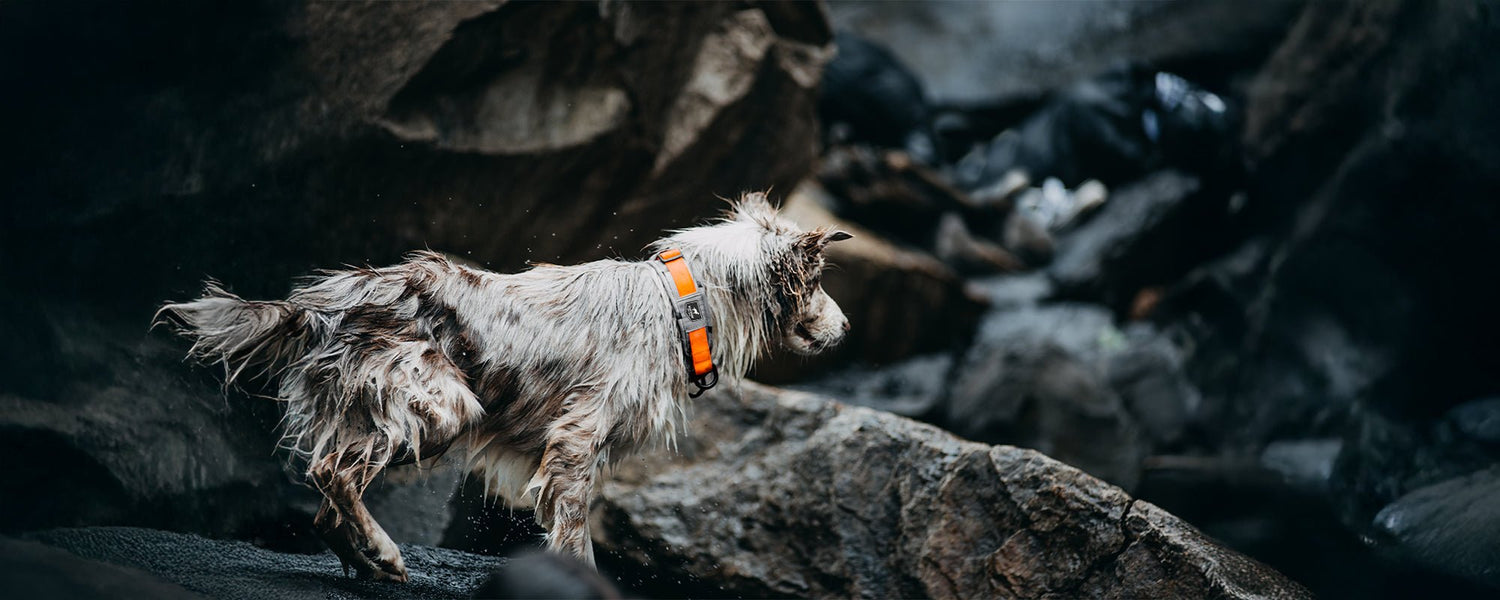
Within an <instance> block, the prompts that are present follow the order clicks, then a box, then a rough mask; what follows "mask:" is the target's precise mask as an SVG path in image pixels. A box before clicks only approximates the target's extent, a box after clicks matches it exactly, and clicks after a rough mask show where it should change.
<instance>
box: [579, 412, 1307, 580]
mask: <svg viewBox="0 0 1500 600" xmlns="http://www.w3.org/2000/svg"><path fill="white" fill-rule="evenodd" d="M726 387H727V386H726ZM690 432H691V433H690V437H688V438H687V439H684V440H682V445H681V451H680V454H671V453H662V454H658V455H655V456H648V457H645V458H644V459H643V460H640V461H636V460H632V461H627V462H626V463H624V464H623V465H622V466H621V467H620V469H618V471H617V472H616V473H615V474H614V475H613V476H611V477H609V478H608V480H607V481H606V483H605V484H604V489H603V493H602V498H601V499H600V500H599V501H598V502H597V503H596V504H595V514H596V516H597V521H596V528H595V532H594V537H595V544H596V548H598V550H599V552H600V558H601V560H603V561H605V562H607V563H611V564H613V565H614V566H615V572H618V573H637V574H640V575H639V577H640V580H639V581H637V582H634V584H635V585H637V586H638V587H639V588H640V589H642V590H644V591H646V592H648V593H655V594H658V595H675V594H682V593H689V594H695V595H713V596H732V595H738V596H747V597H764V596H773V597H787V596H801V597H864V598H889V597H938V598H973V597H1038V596H1044V595H1058V596H1070V597H1221V598H1302V597H1308V594H1307V592H1306V591H1305V590H1303V589H1302V588H1301V587H1300V586H1298V585H1297V584H1295V583H1292V582H1291V581H1289V580H1287V579H1285V578H1284V577H1282V576H1280V575H1278V574H1277V573H1275V572H1273V571H1271V570H1270V569H1267V568H1266V567H1264V566H1261V565H1260V564H1259V563H1256V562H1255V561H1253V560H1250V559H1247V558H1245V557H1243V556H1241V555H1239V554H1236V553H1234V552H1232V551H1229V550H1226V549H1224V548H1223V547H1221V546H1219V545H1218V544H1217V543H1215V542H1213V541H1212V540H1210V539H1208V538H1206V537H1204V536H1203V535H1202V534H1200V533H1199V532H1198V531H1197V530H1195V529H1193V528H1192V527H1191V526H1189V525H1187V524H1186V523H1183V522H1182V521H1180V520H1178V519H1177V518H1175V517H1173V516H1171V515H1169V514H1167V513H1165V512H1163V511H1162V510H1161V509H1159V508H1157V507H1155V506H1153V505H1151V504H1149V503H1146V502H1142V501H1138V500H1135V499H1132V498H1131V497H1130V496H1128V495H1126V494H1125V493H1124V492H1122V491H1120V490H1119V489H1118V488H1116V487H1114V486H1111V485H1109V484H1106V483H1104V482H1102V481H1100V480H1098V479H1095V478H1093V477H1090V476H1088V475H1085V474H1084V473H1082V472H1080V471H1078V470H1077V469H1074V468H1071V467H1068V466H1066V465H1063V464H1061V463H1058V462H1057V461H1054V460H1052V459H1049V458H1047V457H1046V456H1043V455H1041V454H1039V453H1036V452H1033V451H1029V450H1022V449H1018V448H1013V447H1007V446H987V445H984V444H978V443H973V442H965V441H962V440H959V439H958V438H955V437H953V436H952V435H949V434H947V433H945V432H943V431H941V430H939V429H937V428H935V427H932V426H928V425H923V424H919V423H916V422H913V421H909V420H906V419H903V418H900V417H897V416H894V415H890V414H887V413H883V412H879V411H874V410H870V409H866V408H859V407H850V406H845V405H842V404H839V403H837V402H833V401H830V400H828V399H825V398H822V397H818V396H814V395H810V394H805V393H800V392H786V391H779V390H776V389H772V388H767V387H762V386H760V385H756V384H753V383H744V384H742V385H741V386H740V387H739V389H738V390H735V389H720V390H716V391H715V392H712V393H710V394H709V395H707V396H705V397H704V398H703V399H701V400H700V401H699V404H698V407H697V409H696V416H695V417H694V419H693V422H692V426H691V429H690ZM627 583H629V582H628V581H627Z"/></svg>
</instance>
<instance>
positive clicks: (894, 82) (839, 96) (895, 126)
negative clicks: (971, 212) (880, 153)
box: [818, 32, 938, 164]
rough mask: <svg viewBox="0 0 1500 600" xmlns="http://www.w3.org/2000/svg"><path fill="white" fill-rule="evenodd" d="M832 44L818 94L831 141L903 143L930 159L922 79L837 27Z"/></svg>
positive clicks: (930, 141) (928, 117)
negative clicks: (833, 52)
mask: <svg viewBox="0 0 1500 600" xmlns="http://www.w3.org/2000/svg"><path fill="white" fill-rule="evenodd" d="M834 46H835V48H836V49H837V53H836V54H835V55H834V58H833V60H832V61H830V62H829V63H828V66H827V68H826V69H824V71H823V85H822V87H821V88H820V89H819V94H818V117H819V119H821V120H822V123H823V127H824V128H825V131H824V133H825V134H826V135H828V137H830V138H832V140H831V141H834V142H858V143H869V144H875V145H877V146H881V147H884V148H898V149H904V150H906V151H907V152H908V153H910V154H911V155H912V156H914V157H916V158H917V159H918V160H920V161H922V162H925V163H927V164H932V163H933V162H934V161H935V160H936V158H937V156H936V154H937V152H938V149H937V148H936V147H935V143H936V140H935V138H934V136H933V132H932V114H931V113H932V108H931V107H930V106H929V105H928V104H927V95H926V93H925V92H923V91H922V82H921V81H919V80H918V79H917V77H916V75H915V74H913V73H912V72H911V70H910V69H907V68H906V66H905V65H902V64H901V61H899V60H897V59H896V58H895V57H894V56H892V55H891V52H890V49H888V48H885V47H884V46H881V45H880V44H877V43H875V42H871V41H870V40H867V39H864V38H861V37H859V36H857V35H854V34H851V33H847V32H840V33H838V34H837V35H835V36H834Z"/></svg>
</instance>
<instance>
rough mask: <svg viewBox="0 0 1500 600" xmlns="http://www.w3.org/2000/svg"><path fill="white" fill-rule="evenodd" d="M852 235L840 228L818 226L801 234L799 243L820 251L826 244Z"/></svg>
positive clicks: (811, 249)
mask: <svg viewBox="0 0 1500 600" xmlns="http://www.w3.org/2000/svg"><path fill="white" fill-rule="evenodd" d="M852 237H854V234H852V233H849V232H847V231H844V230H842V229H829V228H827V227H819V228H817V229H814V230H812V231H809V232H807V233H804V234H802V239H801V241H800V242H799V244H800V245H801V246H802V247H803V248H804V249H806V250H808V251H814V252H821V251H823V249H824V248H827V247H828V244H831V243H833V242H841V241H844V240H847V239H849V238H852Z"/></svg>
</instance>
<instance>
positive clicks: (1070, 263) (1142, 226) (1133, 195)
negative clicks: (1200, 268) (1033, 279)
mask: <svg viewBox="0 0 1500 600" xmlns="http://www.w3.org/2000/svg"><path fill="white" fill-rule="evenodd" d="M1226 206H1227V204H1225V203H1223V202H1221V201H1220V200H1218V199H1216V198H1215V197H1214V195H1213V194H1212V193H1211V192H1210V191H1209V190H1208V189H1207V188H1205V187H1204V186H1203V184H1202V183H1201V182H1200V180H1199V179H1198V178H1196V177H1193V176H1191V175H1186V174H1183V173H1179V172H1175V171H1161V172H1157V173H1154V174H1152V175H1148V176H1147V177H1146V178H1144V179H1142V180H1140V181H1138V182H1136V183H1132V184H1128V185H1124V186H1121V187H1119V188H1117V189H1115V190H1114V191H1113V192H1112V194H1111V195H1110V199H1109V202H1108V203H1106V204H1105V205H1104V207H1103V208H1102V209H1100V210H1099V211H1098V214H1096V215H1095V216H1094V218H1092V219H1090V220H1089V221H1088V222H1087V223H1084V224H1083V225H1081V226H1079V227H1077V228H1076V229H1073V230H1072V231H1069V232H1067V233H1065V234H1062V235H1060V236H1059V237H1058V242H1057V254H1056V256H1055V257H1054V258H1053V261H1052V264H1051V265H1050V266H1049V267H1048V269H1047V273H1048V274H1049V275H1051V277H1052V280H1053V282H1054V283H1055V284H1056V286H1057V293H1058V295H1059V296H1062V297H1066V298H1072V299H1081V300H1091V301H1097V302H1103V303H1104V304H1107V305H1109V306H1110V307H1112V308H1114V309H1115V310H1116V311H1117V312H1118V313H1121V314H1123V313H1124V312H1125V311H1126V310H1127V309H1128V308H1129V306H1130V303H1131V301H1132V300H1134V299H1135V295H1136V293H1137V292H1138V291H1140V290H1141V289H1142V288H1144V287H1147V286H1151V285H1161V284H1164V283H1169V282H1172V281H1176V280H1177V279H1179V278H1180V277H1182V276H1183V275H1184V274H1186V273H1187V272H1188V271H1189V270H1190V269H1191V268H1192V267H1193V266H1195V265H1196V264H1198V262H1199V261H1202V260H1204V259H1206V258H1209V257H1211V256H1213V254H1212V253H1211V252H1209V251H1208V250H1206V248H1205V247H1206V246H1209V245H1210V242H1208V241H1207V240H1208V238H1210V237H1213V236H1224V235H1226V234H1227V232H1226V231H1224V230H1215V227H1214V223H1215V222H1216V221H1217V220H1218V219H1217V217H1216V215H1219V216H1222V214H1223V213H1224V212H1225V211H1226V208H1225V207H1226Z"/></svg>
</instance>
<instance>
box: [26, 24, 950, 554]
mask: <svg viewBox="0 0 1500 600" xmlns="http://www.w3.org/2000/svg"><path fill="white" fill-rule="evenodd" d="M80 11H85V12H87V14H88V15H89V18H87V19H80V17H79V15H81V14H85V13H84V12H80ZM831 37H832V36H831V32H830V31H829V28H828V25H827V21H826V18H825V16H824V15H823V13H822V11H821V9H819V8H818V7H817V6H811V7H807V6H797V5H792V4H786V5H783V4H780V3H775V2H771V3H759V4H756V5H754V6H742V5H729V4H704V5H689V4H678V5H666V4H660V5H656V4H631V3H609V2H605V3H589V4H557V5H546V4H527V3H502V2H496V1H487V2H473V3H461V4H457V3H455V4H445V3H392V4H379V5H374V6H357V5H353V4H336V3H335V4H330V3H319V2H299V1H293V2H252V3H248V4H243V5H239V6H237V7H235V8H234V9H232V10H230V11H229V12H222V11H218V10H207V9H205V8H203V7H187V6H175V5H173V6H169V5H159V6H153V7H149V8H141V9H138V10H126V9H124V8H122V7H119V6H116V5H112V4H110V3H107V2H88V3H86V4H85V5H73V6H69V7H64V6H61V5H41V4H37V5H29V6H13V5H11V4H9V3H7V4H5V5H4V6H0V50H3V51H0V84H3V85H4V86H5V87H6V89H25V90H28V91H27V93H25V94H8V95H3V96H0V110H4V111H5V113H6V114H10V115H25V118H24V119H20V120H18V121H17V122H16V123H15V124H14V126H13V127H8V128H7V132H8V134H9V135H11V136H12V139H13V140H14V142H15V143H16V144H17V145H18V146H24V147H27V148H29V149H30V150H29V151H28V152H25V153H23V155H20V156H18V157H17V159H16V160H12V161H4V162H3V163H0V181H3V182H4V187H5V189H6V190H8V191H7V192H6V193H5V194H4V195H3V196H4V197H3V199H0V203H3V204H4V207H5V213H6V215H7V218H6V219H4V220H3V221H0V256H5V257H26V258H25V259H24V260H3V261H0V277H3V278H4V279H5V280H6V281H25V282H28V283H27V284H26V285H24V286H21V287H16V286H5V287H4V289H0V334H4V335H0V406H3V410H4V414H3V415H0V431H3V432H4V434H3V437H0V439H3V440H4V442H0V445H3V446H4V447H5V448H6V449H9V450H12V451H17V452H20V453H21V455H23V456H33V457H37V458H36V459H34V460H26V461H21V462H20V463H18V464H17V465H16V466H15V468H14V469H13V471H12V473H11V475H10V476H8V477H7V478H6V479H7V480H6V482H5V483H3V484H0V485H3V486H5V487H4V489H3V491H0V504H3V510H0V513H3V514H0V531H7V532H13V531H19V530H25V529H36V528H45V527H55V526H64V525H81V524H90V523H105V522H107V523H111V524H130V525H141V526H150V527H158V528H169V529H174V530H180V531H196V532H202V533H205V534H210V535H215V536H238V537H243V538H248V539H255V540H257V541H258V542H259V543H265V544H268V545H271V546H276V547H286V548H292V547H295V548H297V549H300V550H310V549H315V548H318V547H319V545H318V543H317V542H316V541H307V540H305V538H306V537H307V536H306V534H307V533H308V530H307V527H306V524H307V521H308V519H310V516H311V515H310V514H308V513H309V509H308V508H307V507H308V505H309V504H310V501H315V498H316V495H315V493H314V492H312V491H311V490H308V489H306V488H303V487H300V486H299V485H297V484H296V483H294V482H295V480H296V478H295V477H292V476H288V475H287V474H285V473H284V472H283V470H282V468H281V466H280V463H281V458H280V457H278V456H276V455H274V454H273V453H272V448H273V446H274V444H275V441H276V435H275V433H274V427H275V424H276V422H277V420H278V419H279V415H278V414H277V407H276V406H275V405H274V403H271V402H266V401H263V400H260V399H257V398H245V397H244V396H245V395H247V394H250V395H254V394H261V393H265V392H266V391H267V390H264V389H259V388H257V387H256V386H255V385H250V386H248V387H247V389H246V390H244V391H245V392H246V393H247V394H242V393H240V392H238V391H231V392H230V393H229V394H228V396H229V398H228V399H227V400H226V399H225V398H224V396H225V393H224V390H222V389H221V386H220V384H219V383H218V380H217V378H216V377H215V376H214V374H213V373H212V372H211V371H210V370H207V369H194V368H191V367H189V366H188V365H186V364H184V363H183V361H182V356H183V353H184V351H185V347H184V346H182V345H181V344H180V342H179V341H177V340H173V341H171V342H167V341H166V338H167V336H166V334H164V333H157V334H151V336H150V337H148V334H147V332H146V327H147V323H148V322H149V320H150V315H151V314H152V312H153V311H154V310H155V308H156V307H157V306H159V304H160V303H161V302H163V301H165V300H168V299H181V298H185V297H188V296H189V295H191V294H192V293H193V292H194V291H196V290H197V289H198V288H199V286H200V284H201V281H202V280H203V279H204V278H207V277H214V278H217V279H219V280H221V281H224V282H226V284H227V285H228V286H230V287H231V288H232V289H233V290H234V291H235V292H237V293H240V294H243V295H245V296H247V297H252V298H255V297H260V298H264V297H273V296H274V297H280V296H283V295H284V294H285V292H286V290H287V288H288V287H289V286H290V285H291V283H292V280H293V278H294V277H296V276H300V275H305V274H307V273H308V272H309V271H311V270H313V269H316V268H336V267H338V266H340V265H344V264H383V263H389V262H394V261H395V260H396V259H397V258H398V257H399V256H400V255H401V254H403V253H405V252H408V251H411V250H416V249H422V248H431V249H434V250H438V251H443V252H448V253H451V254H453V255H456V256H460V257H464V258H467V259H470V260H473V261H475V262H478V263H480V264H482V265H485V266H489V267H492V268H495V269H499V270H513V269H517V268H520V267H521V266H522V265H523V264H524V263H525V262H526V261H529V260H546V261H552V262H574V261H581V260H587V259H597V258H604V257H606V256H614V255H620V254H631V255H634V254H636V253H638V252H639V249H640V248H641V247H642V246H643V245H644V243H645V242H647V241H648V240H651V239H655V238H656V237H657V236H658V235H659V234H660V233H661V232H662V231H663V230H664V229H668V228H671V227H674V226H681V225H687V224H690V223H691V222H693V221H695V220H697V219H701V218H703V217H706V216H709V215H711V214H712V213H713V212H715V211H716V210H717V209H718V208H719V206H720V203H719V201H718V200H717V199H715V197H714V196H715V194H718V195H722V196H726V197H727V196H733V195H735V194H738V193H740V192H742V191H745V190H752V189H766V188H773V187H774V188H775V189H782V190H790V189H792V187H793V186H794V185H795V184H796V182H797V181H799V180H801V179H802V178H803V177H804V176H805V175H806V174H807V173H808V171H809V170H810V168H811V165H812V164H813V159H814V158H815V156H816V152H817V135H816V118H815V110H814V109H815V106H814V105H815V102H816V92H815V89H816V87H817V83H818V79H819V72H820V69H821V67H822V65H823V63H824V62H825V61H826V60H827V59H828V57H829V56H828V55H829V43H830V41H831ZM22 56H29V57H30V58H27V59H25V60H23V59H22V58H20V57H22ZM922 293H927V294H930V293H932V292H922ZM918 295H920V294H918ZM58 472H68V473H76V474H77V476H76V477H72V478H69V479H68V480H62V479H59V478H57V477H55V474H56V473H58ZM445 481H450V482H451V480H445ZM439 483H442V482H439V481H437V480H434V482H433V484H432V486H431V487H428V488H424V489H423V490H422V491H412V490H408V491H411V494H407V493H406V492H401V491H399V490H398V488H400V489H406V488H402V487H401V486H395V485H389V486H387V485H383V484H379V485H377V489H376V490H374V491H372V498H371V504H372V507H373V508H374V509H375V510H376V511H377V512H386V513H389V514H390V515H391V516H388V515H387V514H382V517H383V518H391V519H396V518H398V517H396V516H394V515H398V514H401V513H403V512H405V513H406V514H420V515H426V516H425V517H410V519H411V520H410V521H409V522H406V523H396V522H395V521H394V520H393V521H389V522H388V525H390V526H392V527H394V529H395V531H392V533H393V534H397V539H398V541H423V542H432V541H434V540H435V539H436V537H435V536H436V535H437V534H438V532H441V531H443V530H444V529H445V527H446V525H445V524H444V523H443V521H445V519H446V517H445V515H447V514H448V509H447V508H446V507H445V506H446V495H447V493H448V491H449V489H444V488H445V487H446V484H444V485H438V484H439ZM386 489H389V490H391V493H392V496H391V497H390V499H389V501H387V500H382V499H381V497H380V496H381V495H382V494H384V493H386V492H385V491H384V490H386ZM416 499H420V500H421V502H420V503H418V504H419V505H418V506H412V504H413V501H414V500H416ZM386 505H389V506H390V510H386V509H385V508H383V507H385V506H386ZM423 518H426V519H427V520H426V521H423V520H422V519H423ZM403 538H404V539H403Z"/></svg>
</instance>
